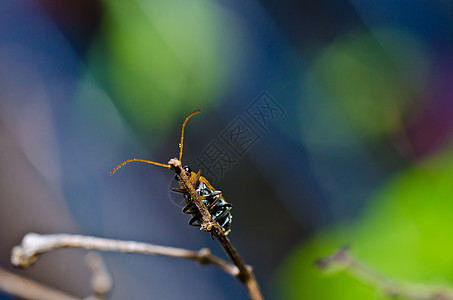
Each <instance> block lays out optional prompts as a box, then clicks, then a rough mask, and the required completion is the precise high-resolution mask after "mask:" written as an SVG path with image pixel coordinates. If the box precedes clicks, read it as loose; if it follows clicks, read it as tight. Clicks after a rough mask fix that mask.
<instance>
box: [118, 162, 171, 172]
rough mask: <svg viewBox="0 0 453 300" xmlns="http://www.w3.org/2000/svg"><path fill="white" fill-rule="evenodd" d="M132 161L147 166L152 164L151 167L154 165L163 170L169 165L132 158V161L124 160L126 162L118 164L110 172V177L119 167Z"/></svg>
mask: <svg viewBox="0 0 453 300" xmlns="http://www.w3.org/2000/svg"><path fill="white" fill-rule="evenodd" d="M133 161H140V162H144V163H147V164H152V165H156V166H160V167H164V168H170V166H169V165H166V164H161V163H158V162H155V161H150V160H146V159H141V158H132V159H128V160H126V161H123V162H122V163H120V164H119V165H117V166H116V167H115V168H114V169H113V170H112V172H110V175H113V174H115V172H116V171H118V169H119V168H121V167H122V166H124V165H125V164H127V163H130V162H133Z"/></svg>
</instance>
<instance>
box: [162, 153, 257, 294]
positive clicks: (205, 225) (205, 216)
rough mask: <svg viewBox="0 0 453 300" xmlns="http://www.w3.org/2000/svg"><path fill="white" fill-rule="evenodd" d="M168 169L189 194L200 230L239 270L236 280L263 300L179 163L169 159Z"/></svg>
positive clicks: (253, 277)
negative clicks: (210, 236) (214, 242)
mask: <svg viewBox="0 0 453 300" xmlns="http://www.w3.org/2000/svg"><path fill="white" fill-rule="evenodd" d="M168 165H170V169H172V170H173V171H174V172H175V173H176V174H177V175H178V177H179V180H180V182H181V183H182V185H183V187H184V188H185V189H186V191H188V192H189V194H190V196H191V198H192V199H193V200H194V203H195V205H196V206H197V208H198V210H199V211H200V213H201V215H202V220H203V221H202V224H201V229H202V230H204V231H207V232H211V233H212V234H213V235H214V236H215V237H216V238H217V240H218V241H219V243H220V244H221V245H222V247H223V249H224V250H225V252H226V253H227V255H228V256H229V257H230V259H231V261H232V262H233V263H234V265H235V266H236V267H237V268H238V269H239V273H238V274H237V275H236V277H237V278H238V280H239V281H240V282H241V283H242V284H244V285H245V287H246V288H247V290H248V292H249V295H250V298H251V299H253V300H261V299H264V297H263V294H262V293H261V290H260V287H259V285H258V282H257V281H256V278H255V275H254V274H253V271H252V268H251V267H249V266H247V265H246V264H245V262H244V260H243V259H242V257H241V256H240V255H239V252H238V251H237V250H236V248H234V246H233V244H232V243H231V242H230V240H229V239H228V237H227V236H226V235H225V233H224V231H223V228H222V227H221V226H220V225H219V223H217V222H216V221H214V219H213V218H212V215H211V213H210V212H209V210H208V208H207V207H206V205H205V204H204V203H203V201H202V199H201V197H200V195H198V193H197V192H196V190H195V188H194V186H193V185H192V183H191V181H190V179H189V177H188V175H187V174H186V172H183V171H182V165H181V161H179V160H178V159H176V158H173V159H171V160H170V161H169V162H168Z"/></svg>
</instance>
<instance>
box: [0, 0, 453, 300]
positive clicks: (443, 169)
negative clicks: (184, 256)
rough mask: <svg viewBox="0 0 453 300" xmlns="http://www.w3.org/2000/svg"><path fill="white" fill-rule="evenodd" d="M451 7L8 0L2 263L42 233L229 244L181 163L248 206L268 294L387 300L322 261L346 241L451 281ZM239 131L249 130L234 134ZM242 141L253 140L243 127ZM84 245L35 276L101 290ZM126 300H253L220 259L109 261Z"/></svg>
mask: <svg viewBox="0 0 453 300" xmlns="http://www.w3.org/2000/svg"><path fill="white" fill-rule="evenodd" d="M452 16H453V2H450V1H430V2H422V1H379V2H375V1H357V0H351V1H333V0H322V1H280V2H277V1H269V0H265V1H246V2H244V1H204V0H200V1H180V0H179V1H178V0H170V1H152V0H150V1H146V0H134V1H118V0H116V1H94V0H79V1H74V0H60V1H55V0H39V1H27V0H17V1H1V2H0V149H1V155H0V199H1V200H0V227H1V228H2V229H1V230H0V266H2V267H4V268H8V269H10V270H12V268H11V267H10V266H9V254H10V249H11V248H12V246H13V245H15V244H18V243H19V242H20V240H21V238H22V236H23V235H24V234H25V233H27V232H39V233H59V232H68V233H81V234H87V235H95V236H101V237H107V238H118V239H127V240H138V241H144V242H151V243H156V244H162V245H170V246H176V247H183V248H190V249H199V248H202V247H209V248H211V249H212V250H213V252H214V253H215V254H216V255H219V256H223V255H224V254H223V250H222V249H221V248H220V246H219V245H218V244H217V242H216V241H213V240H211V239H210V237H209V234H204V233H201V232H199V231H198V230H197V228H194V227H189V226H188V225H187V221H188V219H189V217H188V216H187V215H183V214H181V203H180V202H179V201H180V200H179V198H178V195H174V194H172V193H171V192H170V190H171V187H174V185H175V184H176V182H175V181H174V179H173V175H172V174H171V172H169V171H168V170H165V169H163V168H159V167H155V166H150V165H146V164H138V163H136V164H130V165H127V166H125V167H123V168H122V169H121V170H120V171H118V173H117V174H115V175H114V176H110V175H109V172H110V171H111V169H112V168H113V167H114V166H115V165H116V164H118V163H119V162H121V161H123V160H126V159H129V158H133V157H140V158H145V159H151V160H154V161H158V162H162V163H166V162H167V161H168V159H169V158H171V157H174V156H177V154H178V151H179V150H178V143H179V135H180V129H181V125H182V121H183V120H184V118H185V117H186V116H187V115H188V114H189V113H190V112H192V111H194V110H195V109H202V112H203V113H202V114H200V115H197V116H195V117H193V118H192V119H191V120H190V122H189V123H188V125H187V127H186V139H185V151H184V156H183V162H184V163H185V164H188V165H190V166H191V167H192V169H194V170H198V169H200V168H201V169H202V170H203V171H204V173H203V174H204V175H205V176H206V177H207V179H208V180H210V181H212V182H213V183H214V184H215V187H216V188H218V189H219V190H222V191H223V194H224V196H225V198H226V200H227V201H228V202H230V203H232V204H233V206H234V208H233V211H232V213H233V216H234V220H233V225H232V232H231V234H230V238H231V240H232V241H233V243H234V244H235V245H236V247H237V248H238V250H239V252H240V253H241V254H242V255H243V257H244V259H245V260H246V261H247V263H249V264H251V265H253V266H254V267H255V272H256V276H257V278H258V280H259V282H260V284H261V286H262V289H263V291H264V294H265V296H266V297H267V298H270V299H301V298H304V299H376V297H380V296H377V295H376V293H375V292H374V291H373V290H372V289H369V288H367V287H364V286H363V285H361V284H360V283H357V282H355V281H353V280H351V279H349V278H347V277H346V276H342V275H340V276H336V277H325V276H324V275H322V274H320V273H319V272H318V271H317V270H316V269H315V268H314V266H313V261H314V260H315V259H316V258H318V257H319V256H323V255H327V254H329V253H330V252H331V251H333V250H334V249H336V248H337V247H339V246H342V245H344V244H348V243H349V244H350V245H351V247H352V249H353V252H356V253H357V255H358V256H359V257H361V258H363V259H364V260H366V261H368V262H370V263H371V264H372V265H374V266H375V267H376V268H378V269H379V270H382V271H383V272H385V273H386V274H389V276H392V277H394V278H403V279H407V280H413V281H417V282H423V283H436V284H438V283H449V282H453V272H452V271H451V270H452V268H451V266H452V265H453V254H452V253H451V251H449V249H451V246H452V245H453V242H451V239H450V238H449V237H450V236H451V233H452V231H453V221H452V220H453V219H452V218H451V215H452V214H453V203H452V201H451V200H452V199H453V184H452V180H453V151H452V148H451V137H452V131H453V102H452V99H453V84H452V81H453V54H452V53H453V51H452V50H453V18H452ZM234 134H236V135H234ZM239 134H240V135H239ZM84 253H85V252H84V251H80V250H59V251H56V252H54V253H51V254H47V255H45V256H43V257H42V259H41V260H40V261H39V262H38V263H37V264H36V265H34V266H33V267H31V268H30V269H28V270H26V271H16V272H19V273H20V274H22V275H24V276H27V277H30V278H33V279H36V280H38V281H40V282H43V283H46V284H49V285H52V286H54V287H56V288H59V289H62V290H65V291H67V292H70V293H73V294H75V295H77V296H80V297H83V296H86V295H88V294H89V293H90V289H89V281H88V278H89V274H90V273H89V270H88V268H87V267H85V266H84V265H83V263H82V261H83V256H84ZM103 256H104V257H105V259H106V262H107V264H108V266H109V268H110V270H111V272H112V275H113V279H114V284H115V285H114V288H113V290H112V293H111V295H110V298H111V299H148V298H156V299H181V298H183V297H184V298H189V299H191V298H197V299H212V298H215V299H247V294H246V292H245V290H244V289H243V287H242V286H241V285H239V284H238V282H237V281H236V280H235V279H234V278H231V277H230V276H228V275H226V274H224V273H222V272H221V271H220V270H217V269H215V268H212V267H199V266H197V265H196V264H194V263H193V262H188V261H180V260H175V259H168V258H160V257H147V256H140V255H122V254H117V253H106V254H104V255H103Z"/></svg>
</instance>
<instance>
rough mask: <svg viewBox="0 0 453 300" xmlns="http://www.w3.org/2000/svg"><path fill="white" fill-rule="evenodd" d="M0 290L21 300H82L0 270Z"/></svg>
mask: <svg viewBox="0 0 453 300" xmlns="http://www.w3.org/2000/svg"><path fill="white" fill-rule="evenodd" d="M0 290H2V291H4V292H6V293H7V294H10V295H13V296H16V297H20V298H22V299H49V300H82V299H81V298H77V297H75V296H72V295H70V294H67V293H65V292H62V291H59V290H57V289H55V288H53V287H50V286H47V285H44V284H42V283H38V282H36V281H33V280H31V279H27V278H25V277H22V276H19V275H16V274H13V273H11V272H8V271H6V270H5V269H2V268H0Z"/></svg>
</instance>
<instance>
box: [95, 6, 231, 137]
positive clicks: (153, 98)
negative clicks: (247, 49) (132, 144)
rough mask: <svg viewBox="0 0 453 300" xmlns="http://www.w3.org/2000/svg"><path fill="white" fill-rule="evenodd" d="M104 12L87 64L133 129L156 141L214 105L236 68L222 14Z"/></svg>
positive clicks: (191, 9)
mask: <svg viewBox="0 0 453 300" xmlns="http://www.w3.org/2000/svg"><path fill="white" fill-rule="evenodd" d="M105 5H106V8H107V10H106V14H105V16H104V22H103V34H104V43H103V44H102V45H97V47H95V48H94V49H93V53H92V56H91V60H90V64H91V65H92V67H93V68H95V69H96V71H97V73H98V74H101V75H100V76H101V77H104V78H105V79H106V80H107V82H108V83H110V86H111V88H110V89H111V91H112V92H113V94H114V95H113V97H112V99H114V100H115V101H116V103H117V105H118V107H119V108H120V109H121V110H122V111H123V112H124V113H125V115H126V116H127V117H128V118H129V120H131V121H132V122H133V124H134V125H135V126H136V127H137V128H138V129H142V130H145V131H146V130H148V129H158V131H159V133H160V134H163V133H164V132H165V130H166V128H167V126H169V125H170V126H174V124H175V123H178V124H179V123H180V121H181V120H180V119H181V115H183V116H185V115H186V114H187V113H189V112H192V111H193V110H195V109H198V108H206V105H213V104H215V102H216V101H218V100H219V99H220V96H221V95H222V94H223V92H224V89H225V87H226V86H227V85H228V84H229V81H230V80H231V79H232V78H233V76H234V72H235V70H236V67H237V64H236V63H233V62H232V57H235V56H236V55H237V49H236V47H237V44H238V40H237V39H235V38H234V36H235V30H236V29H235V26H234V25H235V24H234V19H232V18H229V16H228V12H227V11H224V10H221V8H220V7H219V6H217V5H216V4H213V3H212V2H209V1H190V2H187V1H178V0H171V1H139V0H137V1H106V2H105ZM227 19H228V21H227ZM232 20H233V21H232ZM236 59H238V57H236ZM239 60H240V59H238V61H239ZM153 135H154V134H153Z"/></svg>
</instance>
